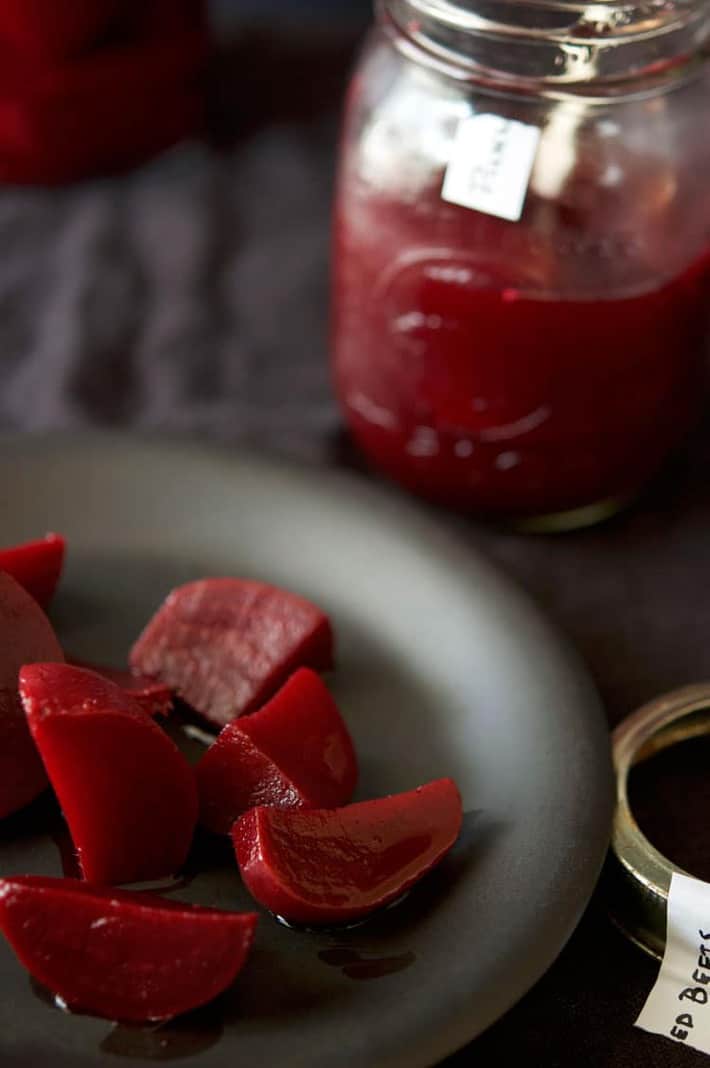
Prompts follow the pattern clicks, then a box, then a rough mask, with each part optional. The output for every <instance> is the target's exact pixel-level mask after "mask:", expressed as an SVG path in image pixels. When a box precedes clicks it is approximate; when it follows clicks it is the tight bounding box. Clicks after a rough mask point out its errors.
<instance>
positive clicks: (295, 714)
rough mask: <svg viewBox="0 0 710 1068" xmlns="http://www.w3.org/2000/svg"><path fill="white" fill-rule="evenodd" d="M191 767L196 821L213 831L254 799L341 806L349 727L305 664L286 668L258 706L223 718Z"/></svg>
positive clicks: (349, 766) (353, 772) (351, 785)
mask: <svg viewBox="0 0 710 1068" xmlns="http://www.w3.org/2000/svg"><path fill="white" fill-rule="evenodd" d="M195 770H196V774H197V787H198V791H199V794H200V821H201V823H202V824H203V826H205V827H207V828H208V829H209V830H211V831H215V832H216V833H217V834H228V833H229V830H230V828H231V827H232V824H233V823H234V822H235V820H236V819H237V818H238V817H239V816H241V815H242V814H243V813H244V812H246V811H247V810H248V809H250V808H254V807H255V806H257V805H275V806H277V807H280V808H336V807H338V806H340V805H346V804H347V803H348V801H349V800H350V798H351V797H352V795H353V791H354V789H355V784H356V782H357V760H356V757H355V750H354V747H353V743H352V741H351V739H350V735H349V734H348V729H347V727H346V726H345V723H344V722H343V719H342V717H341V715H340V712H339V711H338V707H337V705H336V703H335V701H334V700H333V698H332V697H331V695H330V693H329V691H328V688H327V687H326V685H325V683H323V682H322V681H321V679H320V678H319V677H318V675H316V674H315V673H314V672H313V671H311V670H310V669H309V668H301V669H300V670H299V671H297V672H296V673H295V675H292V676H291V678H290V679H289V680H288V682H287V683H286V684H285V686H283V687H282V688H281V689H280V690H279V692H278V693H277V694H276V696H275V697H272V698H271V700H270V701H269V702H268V704H266V705H264V707H263V708H262V709H261V710H260V711H259V712H254V713H253V714H252V715H251V716H244V717H242V718H241V719H237V720H234V722H232V723H229V724H227V726H226V727H225V728H224V730H223V731H222V733H221V734H220V736H219V738H218V739H217V741H216V742H215V743H214V745H212V746H211V747H210V748H209V749H208V751H207V752H206V753H205V755H204V756H203V757H202V759H201V760H200V762H199V764H198V765H197V768H196V769H195Z"/></svg>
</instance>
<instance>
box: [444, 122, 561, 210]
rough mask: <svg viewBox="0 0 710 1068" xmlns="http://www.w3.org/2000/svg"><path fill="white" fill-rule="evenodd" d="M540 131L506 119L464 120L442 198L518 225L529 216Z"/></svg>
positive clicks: (452, 155) (454, 145)
mask: <svg viewBox="0 0 710 1068" xmlns="http://www.w3.org/2000/svg"><path fill="white" fill-rule="evenodd" d="M539 143H540V130H539V128H538V127H537V126H528V125H526V124H525V123H523V122H516V121H514V120H513V119H505V118H502V117H501V116H500V115H472V116H470V117H469V118H466V119H462V120H461V122H460V123H459V126H458V129H457V131H456V136H455V138H454V144H453V149H452V152H451V158H450V160H449V165H448V167H447V169H446V176H445V178H444V186H443V189H442V191H441V196H442V198H443V199H444V200H446V201H448V202H449V203H450V204H459V205H460V206H461V207H464V208H473V209H474V210H475V211H482V212H485V213H486V214H487V215H497V216H498V217H499V218H501V219H508V220H509V221H510V222H517V221H518V219H519V218H520V216H521V215H522V213H523V206H524V204H525V197H526V195H527V191H528V184H529V182H530V175H531V173H532V169H533V164H534V163H535V156H536V154H537V149H538V145H539Z"/></svg>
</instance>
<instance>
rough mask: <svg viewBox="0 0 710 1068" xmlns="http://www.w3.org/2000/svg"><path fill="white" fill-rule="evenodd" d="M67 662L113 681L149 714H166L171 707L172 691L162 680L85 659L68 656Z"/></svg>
mask: <svg viewBox="0 0 710 1068" xmlns="http://www.w3.org/2000/svg"><path fill="white" fill-rule="evenodd" d="M67 662H68V663H69V664H72V665H73V666H74V667H80V668H85V669H86V670H87V671H93V672H94V673H95V674H96V675H101V677H102V678H104V679H108V680H109V681H110V682H115V684H116V685H117V686H120V687H121V689H122V690H125V691H126V692H127V693H128V694H129V695H130V696H131V697H132V698H133V700H134V701H137V702H138V704H139V705H140V706H141V708H142V709H143V711H144V712H147V713H148V715H149V716H167V715H169V714H170V710H171V709H172V707H173V693H172V690H171V689H170V687H169V686H165V685H164V684H163V683H162V682H154V681H153V680H152V679H144V678H142V676H140V675H132V674H131V673H130V671H122V670H121V669H120V668H111V667H104V666H103V665H99V664H90V663H88V662H87V661H85V660H75V659H74V658H73V657H69V658H68V661H67Z"/></svg>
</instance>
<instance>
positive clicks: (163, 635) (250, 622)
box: [130, 578, 333, 727]
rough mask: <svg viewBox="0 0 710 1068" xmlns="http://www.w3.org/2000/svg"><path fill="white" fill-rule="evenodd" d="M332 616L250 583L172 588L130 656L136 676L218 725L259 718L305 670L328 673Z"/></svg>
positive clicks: (290, 595)
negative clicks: (265, 705)
mask: <svg viewBox="0 0 710 1068" xmlns="http://www.w3.org/2000/svg"><path fill="white" fill-rule="evenodd" d="M332 660H333V636H332V631H331V627H330V623H329V621H328V618H327V616H325V615H324V614H323V613H322V612H321V611H320V609H319V608H316V607H315V605H312V604H310V603H309V602H308V601H306V600H304V599H303V598H302V597H298V596H296V594H293V593H287V592H286V591H285V590H279V589H276V588H275V587H273V586H266V585H264V584H263V583H261V582H250V581H247V580H245V579H229V578H221V579H203V580H202V581H201V582H192V583H190V584H188V585H187V586H181V587H179V588H178V589H177V590H174V591H173V593H171V594H170V596H169V597H168V599H167V600H166V601H165V603H164V604H163V606H162V607H161V608H160V609H159V610H158V612H157V613H156V615H155V616H154V617H153V619H152V620H151V621H150V623H149V624H148V626H147V627H146V629H145V630H144V631H143V633H142V635H141V636H140V638H139V639H138V641H137V642H136V644H135V645H134V647H133V650H132V651H131V657H130V663H131V668H132V670H133V671H135V672H136V673H137V674H141V675H145V676H147V677H148V678H152V679H159V680H160V681H161V682H164V683H165V684H166V685H167V686H169V687H170V688H171V689H172V690H174V691H175V692H176V693H177V694H178V695H179V696H180V697H182V699H183V700H184V701H187V703H188V704H189V705H191V706H192V707H193V708H194V709H195V711H197V712H199V713H200V714H201V715H202V716H204V717H205V719H208V720H209V721H210V722H211V723H214V724H216V725H217V726H219V727H223V726H225V724H227V723H229V722H230V721H231V720H233V719H234V718H235V717H237V716H243V715H245V714H246V713H248V712H253V711H254V710H255V709H256V708H258V707H259V705H261V704H263V703H264V701H266V700H267V699H268V698H269V697H271V695H272V694H274V693H275V692H276V690H277V689H278V688H279V686H281V685H282V683H284V682H285V681H286V679H287V678H288V677H289V675H291V674H292V673H293V672H294V671H295V670H296V669H297V668H299V667H311V668H314V669H315V670H317V671H318V670H327V669H328V668H329V667H331V665H332Z"/></svg>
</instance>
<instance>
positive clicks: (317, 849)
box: [232, 779, 462, 925]
mask: <svg viewBox="0 0 710 1068" xmlns="http://www.w3.org/2000/svg"><path fill="white" fill-rule="evenodd" d="M461 819H462V812H461V797H460V795H459V792H458V789H457V788H456V784H455V783H454V782H453V780H451V779H438V780H437V781H435V782H431V783H429V784H428V785H426V786H420V787H418V789H416V790H411V791H409V792H408V793H404V794H396V795H394V796H392V797H384V798H381V799H380V800H377V801H363V802H361V803H359V804H356V805H348V806H347V807H346V808H340V809H330V810H328V809H319V810H316V811H313V812H303V811H293V810H292V811H288V810H286V809H278V808H264V807H260V808H254V809H252V810H251V811H250V812H247V813H246V814H245V815H244V816H242V817H241V819H240V820H239V821H238V822H237V823H236V825H235V826H234V828H233V830H232V839H233V842H234V847H235V851H236V854H237V861H238V863H239V868H240V870H241V873H242V878H243V879H244V882H245V884H246V886H247V888H248V889H249V891H250V893H251V894H252V896H253V897H254V898H255V899H256V900H257V901H258V902H260V903H261V904H262V905H264V906H265V907H266V908H267V909H269V910H270V911H271V912H273V913H275V914H276V915H277V916H282V917H283V918H284V919H286V920H290V921H292V922H294V923H305V924H312V925H316V924H336V923H347V922H350V921H352V920H358V919H361V918H362V917H364V916H367V915H368V914H369V913H371V912H374V911H375V909H379V908H382V907H383V906H384V905H388V904H390V903H391V902H393V901H396V899H397V898H398V897H400V896H401V895H402V894H403V893H405V891H407V890H409V888H410V887H411V886H413V885H414V883H416V882H417V881H418V880H419V879H421V878H422V876H424V875H426V873H427V872H429V871H431V869H432V868H433V867H435V865H437V864H438V863H439V861H440V860H441V859H442V858H443V857H444V856H445V855H446V853H448V851H449V850H450V849H451V847H452V846H453V844H454V843H455V841H456V839H457V838H458V835H459V831H460V829H461Z"/></svg>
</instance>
